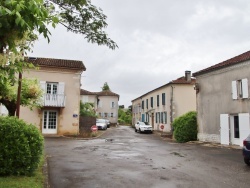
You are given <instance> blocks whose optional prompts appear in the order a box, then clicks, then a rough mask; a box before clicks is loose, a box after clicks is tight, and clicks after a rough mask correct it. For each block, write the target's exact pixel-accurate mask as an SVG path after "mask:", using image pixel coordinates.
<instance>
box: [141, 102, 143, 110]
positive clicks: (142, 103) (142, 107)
mask: <svg viewBox="0 0 250 188" xmlns="http://www.w3.org/2000/svg"><path fill="white" fill-rule="evenodd" d="M141 108H142V109H144V101H142V103H141Z"/></svg>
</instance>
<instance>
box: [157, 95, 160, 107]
mask: <svg viewBox="0 0 250 188" xmlns="http://www.w3.org/2000/svg"><path fill="white" fill-rule="evenodd" d="M159 105H160V96H159V95H157V106H159Z"/></svg>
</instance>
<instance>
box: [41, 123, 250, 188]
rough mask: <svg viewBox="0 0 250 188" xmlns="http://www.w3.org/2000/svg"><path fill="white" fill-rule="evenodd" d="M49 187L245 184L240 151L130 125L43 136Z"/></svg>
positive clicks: (247, 175)
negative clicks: (91, 133) (90, 133)
mask: <svg viewBox="0 0 250 188" xmlns="http://www.w3.org/2000/svg"><path fill="white" fill-rule="evenodd" d="M45 151H46V154H47V155H48V169H49V183H50V187H52V188H71V187H72V188H80V187H81V188H82V187H83V188H188V187H190V188H196V187H197V188H211V187H212V188H213V187H214V188H217V187H218V188H224V187H226V188H229V187H236V188H240V187H242V188H244V187H246V188H249V187H250V167H248V166H246V165H245V164H244V163H243V158H242V154H241V150H239V149H229V148H222V147H207V146H202V145H200V144H179V143H175V142H170V141H168V140H164V139H162V138H161V137H160V136H159V135H157V134H139V133H135V132H134V129H132V128H130V127H125V126H120V127H118V128H110V129H108V130H107V131H106V132H105V133H104V134H103V135H102V136H101V137H99V138H97V139H92V140H75V139H69V138H46V139H45Z"/></svg>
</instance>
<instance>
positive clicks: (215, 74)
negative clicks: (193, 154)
mask: <svg viewBox="0 0 250 188" xmlns="http://www.w3.org/2000/svg"><path fill="white" fill-rule="evenodd" d="M193 76H195V77H196V89H197V112H198V116H197V117H198V126H199V130H198V139H199V140H201V141H211V142H217V143H221V144H225V145H229V144H234V145H240V146H242V144H243V143H242V141H243V139H245V138H246V137H247V135H248V134H249V133H250V122H249V113H250V100H249V80H250V51H248V52H245V53H243V54H241V55H238V56H236V57H233V58H231V59H228V60H226V61H223V62H221V63H218V64H216V65H213V66H211V67H208V68H206V69H203V70H200V71H198V72H195V73H194V74H193Z"/></svg>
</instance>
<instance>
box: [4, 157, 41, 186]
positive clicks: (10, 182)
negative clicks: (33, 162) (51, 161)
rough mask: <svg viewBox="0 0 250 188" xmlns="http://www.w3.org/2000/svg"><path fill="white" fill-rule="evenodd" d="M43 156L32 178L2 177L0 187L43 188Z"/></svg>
mask: <svg viewBox="0 0 250 188" xmlns="http://www.w3.org/2000/svg"><path fill="white" fill-rule="evenodd" d="M44 161H45V156H44V155H42V157H41V160H40V163H39V167H38V168H37V170H36V171H35V172H34V175H32V176H7V177H6V176H4V177H0V187H4V188H15V187H20V188H21V187H22V188H30V187H32V188H44V187H45V186H44V181H45V179H46V177H45V175H44V174H43V166H44Z"/></svg>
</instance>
